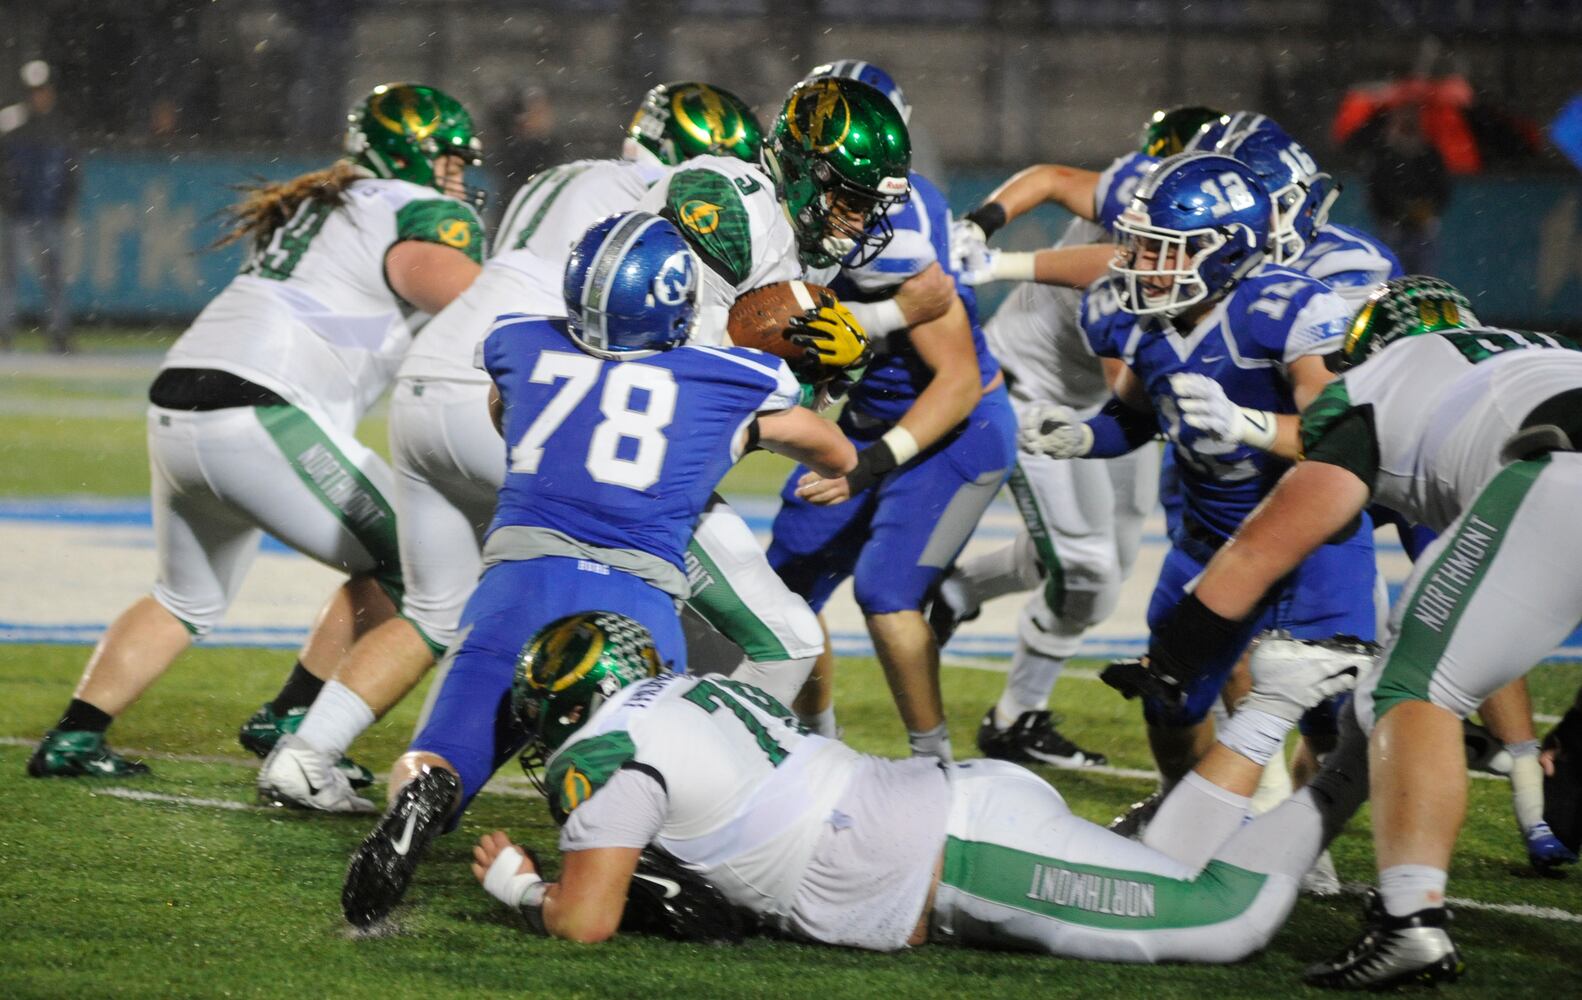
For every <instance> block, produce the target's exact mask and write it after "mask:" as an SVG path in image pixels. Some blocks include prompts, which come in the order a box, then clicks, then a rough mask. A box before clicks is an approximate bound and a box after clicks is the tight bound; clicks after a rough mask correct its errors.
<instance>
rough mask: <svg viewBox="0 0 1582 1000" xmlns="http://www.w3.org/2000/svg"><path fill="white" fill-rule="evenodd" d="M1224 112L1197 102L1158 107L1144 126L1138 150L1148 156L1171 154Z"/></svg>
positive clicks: (1183, 147)
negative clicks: (1178, 105) (1191, 104)
mask: <svg viewBox="0 0 1582 1000" xmlns="http://www.w3.org/2000/svg"><path fill="white" fill-rule="evenodd" d="M1224 113H1225V112H1223V111H1216V110H1215V109H1213V108H1204V107H1199V106H1196V105H1193V106H1190V107H1184V108H1168V109H1167V108H1160V109H1159V110H1158V111H1155V112H1154V113H1153V117H1151V118H1149V119H1148V124H1146V125H1144V126H1143V141H1142V144H1141V145H1140V146H1139V147H1138V149H1139V150H1140V151H1141V152H1143V153H1147V154H1148V155H1149V156H1158V157H1165V156H1174V155H1175V154H1177V153H1179V152H1181V151H1182V150H1183V149H1185V148H1186V144H1187V141H1188V140H1189V139H1191V138H1192V137H1193V136H1194V135H1196V134H1197V130H1198V129H1200V128H1202V127H1203V126H1204V125H1207V124H1208V123H1209V122H1211V121H1214V120H1215V119H1216V118H1219V117H1220V116H1221V115H1223V114H1224Z"/></svg>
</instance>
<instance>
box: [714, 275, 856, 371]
mask: <svg viewBox="0 0 1582 1000" xmlns="http://www.w3.org/2000/svg"><path fill="white" fill-rule="evenodd" d="M835 301H836V299H835V293H834V292H832V291H830V290H829V289H828V288H825V287H824V286H823V285H812V284H808V283H807V282H805V281H777V282H775V283H774V284H772V285H763V286H761V287H759V288H754V289H753V290H752V291H750V292H747V293H745V294H743V295H742V296H740V297H739V298H737V300H736V302H735V304H733V305H732V306H731V314H730V319H729V321H728V322H727V325H726V329H727V331H728V332H729V333H730V336H731V343H733V344H735V345H736V346H737V347H755V348H757V349H758V350H760V351H766V352H768V353H770V354H773V355H775V356H776V357H781V358H785V359H787V360H788V361H799V360H801V358H802V348H800V347H797V346H796V345H795V344H793V343H791V341H790V340H788V339H786V336H785V332H786V330H787V329H788V328H789V327H790V325H791V321H792V320H794V319H796V318H797V317H798V316H801V315H802V314H803V313H805V312H807V311H809V310H811V309H816V308H818V307H819V306H824V305H831V304H833V303H834V302H835Z"/></svg>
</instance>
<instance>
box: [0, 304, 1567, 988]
mask: <svg viewBox="0 0 1582 1000" xmlns="http://www.w3.org/2000/svg"><path fill="white" fill-rule="evenodd" d="M128 339H135V335H133V334H112V335H106V336H104V337H102V338H97V339H96V338H90V339H89V344H90V346H91V347H93V348H96V349H97V348H100V347H106V348H107V350H106V351H105V352H100V351H98V350H94V351H92V352H90V353H88V354H86V355H84V357H83V365H84V369H83V371H84V375H83V377H82V378H81V379H78V378H73V377H70V376H65V375H41V374H37V373H30V372H31V369H29V368H28V367H27V364H26V363H25V362H26V359H27V357H28V356H26V355H24V356H23V358H24V361H23V362H19V363H18V364H17V365H16V366H14V367H13V368H12V369H10V370H8V368H7V365H6V361H7V356H5V355H0V373H4V378H3V379H0V459H3V460H4V467H5V468H6V469H7V473H6V475H5V477H4V478H3V479H0V496H12V497H15V496H53V495H62V494H95V495H98V494H102V495H107V496H136V495H138V494H139V493H142V492H144V491H145V490H146V488H147V468H146V463H145V459H144V455H143V450H142V420H141V416H140V414H141V403H140V402H139V399H140V395H141V392H142V390H143V388H144V386H145V385H146V378H145V377H143V376H132V375H123V376H116V375H114V374H113V372H111V373H110V374H104V370H103V369H104V368H105V366H96V365H95V362H96V361H98V360H100V358H101V353H103V356H104V357H106V358H113V357H115V356H117V354H116V352H117V351H120V350H123V349H124V348H125V346H126V341H127V340H128ZM108 367H109V368H113V366H108ZM363 436H364V438H365V440H368V441H369V442H370V443H371V444H376V445H377V446H380V447H382V444H383V427H382V426H377V425H376V422H374V421H370V423H369V424H368V425H367V426H366V427H365V428H364V433H363ZM781 475H783V471H782V468H781V467H777V466H757V467H754V468H751V469H748V470H746V471H745V472H743V473H739V474H738V477H737V478H736V479H735V480H734V481H733V487H734V488H735V489H737V490H741V491H751V492H763V491H765V490H769V489H773V488H774V487H775V486H777V485H778V483H779V477H780V476H781ZM86 655H87V649H86V648H85V647H74V646H53V645H48V646H27V645H0V775H6V776H9V779H8V780H5V781H4V782H3V783H0V787H3V788H4V789H5V791H4V795H3V798H0V928H3V934H0V941H3V944H0V997H6V998H11V997H16V998H22V997H60V996H115V997H212V996H304V997H306V996H328V997H361V996H370V997H375V996H377V997H381V998H388V997H408V996H410V997H443V996H461V995H468V996H534V997H540V996H542V997H555V998H570V997H595V996H597V997H633V996H649V997H671V996H676V997H814V996H817V997H822V998H837V997H838V998H845V997H866V996H875V997H885V998H889V1000H901V998H905V1000H911V998H914V997H916V998H921V997H953V998H977V997H999V996H1005V997H1097V996H1111V995H1114V996H1134V995H1135V996H1149V997H1158V998H1167V997H1205V996H1212V997H1267V996H1287V995H1301V994H1304V993H1308V992H1313V993H1314V995H1319V994H1317V993H1316V991H1306V990H1304V989H1303V988H1302V987H1301V986H1300V985H1299V983H1298V981H1297V976H1298V974H1299V972H1300V970H1301V968H1302V967H1303V966H1304V965H1305V964H1306V963H1308V962H1311V961H1315V960H1318V959H1320V958H1325V957H1328V956H1329V955H1330V954H1331V953H1332V952H1333V951H1334V950H1335V949H1337V948H1339V947H1340V946H1342V945H1343V944H1345V943H1347V942H1348V941H1349V940H1350V937H1351V935H1352V934H1353V933H1354V929H1355V927H1356V923H1357V911H1358V902H1357V900H1356V898H1355V897H1351V896H1347V897H1342V898H1340V899H1338V900H1312V899H1303V900H1302V901H1300V902H1299V903H1298V905H1297V908H1296V910H1295V912H1294V914H1293V916H1292V919H1291V921H1290V923H1289V924H1288V925H1287V927H1286V928H1285V929H1284V930H1283V931H1282V932H1281V934H1280V935H1279V936H1278V937H1277V938H1276V939H1275V941H1274V943H1273V945H1272V946H1271V947H1270V948H1269V950H1268V951H1267V952H1266V953H1264V954H1263V955H1261V956H1259V957H1257V958H1255V959H1253V960H1251V961H1249V962H1246V963H1243V964H1241V965H1237V966H1231V967H1223V968H1198V967H1186V966H1166V967H1151V968H1135V967H1125V966H1114V965H1099V964H1087V963H1079V962H1072V961H1062V960H1054V959H1049V958H1044V957H1036V956H1028V955H1018V954H1008V953H989V952H968V951H960V950H953V949H944V948H923V949H918V950H916V951H914V952H911V953H907V954H900V955H873V954H867V953H860V952H853V951H842V950H835V949H824V948H816V947H812V946H804V945H794V944H787V943H784V942H779V941H770V940H754V941H752V942H751V943H749V944H748V945H746V946H744V947H740V948H734V949H723V948H705V947H696V946H681V945H675V944H671V943H669V942H665V941H660V940H654V939H643V938H633V939H627V940H620V941H617V942H614V943H612V944H609V945H605V946H596V947H589V946H577V945H571V944H567V943H563V942H554V941H545V940H540V939H537V938H533V937H531V936H529V935H527V934H525V933H524V932H523V931H522V929H521V928H520V927H519V926H518V925H517V924H516V923H515V922H514V921H513V920H512V919H511V918H510V917H509V915H507V914H505V913H504V912H503V911H502V910H501V908H500V907H499V906H498V904H496V903H495V902H494V901H493V900H491V899H490V898H489V897H487V896H485V895H484V894H483V893H482V891H481V890H479V889H478V887H477V886H476V884H475V883H474V882H473V880H472V877H471V875H470V873H469V872H468V870H467V868H466V864H465V861H466V859H467V858H468V857H469V856H470V846H471V843H472V841H473V839H475V838H476V837H477V836H478V835H479V834H480V833H483V832H486V831H488V830H491V829H494V828H497V827H498V828H505V829H507V830H509V831H510V832H511V833H512V834H513V835H515V836H516V837H518V838H519V839H523V840H525V841H526V842H527V843H528V844H530V845H531V846H533V847H534V848H536V849H537V850H539V851H540V852H541V853H542V854H543V855H544V856H545V857H546V858H553V856H554V843H555V837H554V831H553V829H552V828H551V825H550V823H549V820H548V817H547V814H546V812H545V809H544V807H543V804H542V803H541V802H539V801H538V800H536V799H534V798H532V797H530V796H529V795H527V794H525V785H524V784H523V783H522V782H521V780H520V779H519V778H518V779H516V780H514V781H513V782H511V784H510V785H509V786H508V787H506V788H505V789H503V790H502V791H499V792H494V791H490V792H486V793H485V794H484V795H482V796H481V797H480V799H479V800H478V802H477V804H476V806H475V807H474V809H473V810H472V811H471V812H470V813H469V814H468V815H467V816H466V818H465V819H464V820H463V823H462V828H461V830H460V831H459V832H458V833H457V834H455V835H453V836H450V837H447V838H443V839H442V840H440V841H439V842H438V843H437V844H436V845H435V847H434V849H433V850H432V852H431V854H430V856H429V858H428V860H427V862H426V863H425V865H424V867H423V868H422V869H421V870H420V873H419V876H418V879H417V881H416V883H415V885H414V887H413V889H412V891H411V893H410V895H409V897H408V905H406V906H405V907H403V908H402V909H401V910H399V911H398V913H397V917H396V919H395V921H394V926H393V929H392V930H391V931H390V932H389V933H387V934H383V935H381V936H379V937H371V938H356V937H353V936H351V935H349V934H348V933H347V931H346V929H345V926H344V924H343V923H342V921H341V918H340V912H339V890H340V883H341V877H342V874H343V872H344V868H345V864H346V858H347V855H348V853H349V852H350V851H351V849H352V848H353V847H354V846H355V844H356V843H357V841H358V840H359V839H360V838H361V836H362V835H363V833H364V832H365V831H366V829H367V827H368V826H369V825H370V820H369V819H368V818H358V817H330V816H310V815H301V814H296V813H290V812H285V811H281V810H273V809H265V808H262V807H256V806H254V804H253V793H252V779H253V775H254V773H255V767H256V762H255V761H253V760H252V759H251V758H250V757H248V756H247V755H246V754H245V753H244V751H242V750H241V749H240V748H239V747H238V746H237V745H236V742H235V730H236V727H237V726H238V725H239V724H240V722H241V721H242V720H243V719H244V718H245V717H246V716H247V715H248V714H249V713H250V712H251V711H252V710H253V709H254V708H256V707H257V705H258V704H259V703H260V702H262V701H264V700H265V699H267V698H268V697H269V696H270V695H272V694H273V692H274V690H275V688H276V687H277V686H278V684H279V682H280V680H281V678H282V677H283V675H284V673H285V671H286V670H287V669H288V668H289V666H290V662H291V656H290V654H288V653H284V652H280V651H271V650H259V649H226V648H204V649H200V650H198V651H195V652H192V653H189V654H188V655H186V656H185V657H183V658H182V659H181V660H180V661H179V662H178V663H177V664H176V665H175V666H174V667H173V668H172V669H171V671H170V673H169V674H168V675H167V676H166V677H165V678H164V679H163V680H162V681H161V682H160V683H159V684H158V685H157V686H156V687H155V688H154V689H153V690H152V691H151V692H150V693H149V695H148V696H147V697H145V698H144V699H143V700H142V701H141V702H140V703H139V704H138V705H136V706H135V707H134V708H133V709H132V710H131V711H129V712H128V713H127V714H126V715H125V716H124V717H123V718H122V719H121V720H119V721H118V722H117V724H116V726H115V728H114V730H113V731H112V736H113V739H114V741H115V744H116V745H117V746H118V747H123V748H135V749H139V750H144V751H148V752H149V753H150V762H151V763H152V764H153V766H154V768H155V774H154V775H153V776H151V777H148V778H143V779H136V780H128V781H125V782H119V783H102V782H93V781H89V780H87V779H82V780H76V781H34V780H29V779H26V778H24V777H23V776H22V768H23V763H24V761H25V759H26V756H27V754H28V752H29V749H30V745H31V742H32V741H33V740H35V739H37V737H38V736H39V735H40V734H41V733H42V732H43V730H44V729H45V728H47V727H48V726H49V725H50V724H51V723H52V721H53V720H54V718H55V717H56V715H57V714H58V712H59V711H60V709H61V707H62V706H63V705H64V703H65V701H66V699H67V698H68V697H69V696H70V693H71V690H72V687H73V685H74V684H75V683H76V680H77V677H78V674H79V672H80V670H81V667H82V662H83V660H84V658H85V656H86ZM1080 666H1086V667H1091V666H1092V664H1083V665H1080ZM1086 674H1088V671H1085V670H1081V669H1078V670H1073V671H1069V672H1068V674H1067V676H1066V677H1065V678H1064V679H1063V680H1062V681H1061V685H1060V687H1059V689H1058V690H1057V692H1056V701H1057V703H1058V704H1059V705H1060V707H1061V709H1062V711H1063V712H1064V713H1065V715H1066V722H1065V724H1064V726H1063V728H1064V729H1065V730H1066V731H1068V732H1069V733H1070V734H1071V735H1072V736H1073V737H1074V738H1076V739H1077V740H1078V741H1079V742H1081V743H1083V744H1085V745H1092V746H1094V747H1096V748H1100V749H1103V750H1104V751H1106V752H1108V753H1109V754H1110V756H1111V762H1112V763H1113V764H1115V765H1117V766H1119V767H1123V768H1144V767H1147V766H1148V757H1147V750H1146V747H1145V746H1144V744H1143V741H1142V735H1141V733H1142V730H1141V724H1140V720H1139V718H1138V716H1137V712H1136V709H1135V707H1134V706H1132V705H1128V704H1126V703H1124V702H1122V701H1121V700H1120V699H1119V698H1117V697H1116V696H1114V695H1113V694H1112V693H1111V692H1109V691H1108V689H1106V688H1104V687H1103V686H1102V685H1100V684H1097V683H1095V682H1094V681H1093V680H1092V679H1091V677H1090V676H1086ZM1579 681H1582V666H1579V665H1576V664H1565V665H1557V666H1546V667H1543V668H1541V669H1539V670H1538V671H1537V672H1535V673H1534V675H1533V689H1534V700H1535V702H1536V706H1537V710H1538V711H1540V712H1544V713H1558V712H1560V711H1562V710H1563V709H1564V707H1565V704H1566V703H1567V701H1568V700H1569V698H1570V696H1571V693H1572V692H1573V691H1574V690H1575V689H1576V686H1577V684H1578V682H1579ZM1000 682H1001V677H1000V675H999V674H997V673H994V672H992V671H985V670H975V669H965V668H947V669H946V671H945V678H944V685H945V690H946V695H947V702H948V707H949V710H950V715H951V717H952V719H953V720H954V721H955V731H956V737H955V739H956V747H957V751H958V753H962V754H970V752H971V747H970V744H971V735H972V727H973V726H974V725H975V724H976V720H977V718H978V716H979V715H980V714H981V713H982V711H983V709H984V708H985V707H986V706H987V705H988V704H990V703H991V702H992V701H993V700H994V698H995V697H996V696H997V694H998V692H999V686H1000ZM419 703H420V697H419V696H418V695H416V694H415V695H414V696H413V697H412V698H409V699H408V700H407V701H406V702H405V703H404V704H402V705H401V706H400V707H398V708H397V709H396V710H395V711H394V712H393V713H392V714H391V715H390V717H389V718H387V719H385V720H383V721H382V722H380V723H379V724H378V725H377V726H375V727H374V728H373V729H372V730H371V731H370V732H369V733H368V734H367V735H365V736H364V737H363V739H362V740H361V741H359V742H358V744H357V745H356V746H355V747H354V748H353V754H354V756H356V757H357V758H358V759H359V760H361V761H363V762H364V763H366V764H368V765H369V766H371V767H373V768H374V770H375V771H376V772H378V771H380V770H382V769H383V768H384V767H385V766H386V765H387V764H388V763H389V761H390V760H391V759H393V758H394V757H395V755H397V754H398V753H399V752H400V751H401V750H402V749H403V748H404V746H405V743H406V739H407V737H408V735H409V734H410V731H411V726H412V721H413V718H414V716H415V714H416V712H417V707H418V705H419ZM838 704H839V708H840V716H841V722H842V725H843V726H844V727H845V732H846V737H847V739H848V741H849V742H850V743H851V744H852V745H854V746H856V747H857V748H859V749H861V750H864V751H868V752H873V753H880V754H888V755H900V754H902V753H903V752H904V750H905V743H904V738H903V734H902V731H901V727H900V725H899V722H898V721H897V720H896V717H895V713H894V708H893V707H892V705H891V704H890V701H889V696H888V694H887V692H886V690H885V687H884V683H883V680H882V677H881V675H880V673H879V671H878V669H877V667H876V665H875V664H874V663H873V662H872V661H871V660H866V659H852V660H847V661H844V662H843V664H842V670H841V672H840V674H839V679H838ZM1047 776H1048V777H1049V778H1050V779H1051V780H1052V781H1053V782H1054V783H1055V784H1056V785H1057V786H1058V787H1059V788H1060V790H1061V791H1062V793H1063V794H1064V795H1065V796H1066V797H1067V799H1068V800H1069V801H1070V802H1071V804H1072V806H1073V808H1074V809H1075V810H1076V811H1077V812H1078V813H1079V814H1081V815H1083V816H1086V817H1088V818H1090V819H1094V820H1097V821H1101V822H1102V821H1105V820H1108V819H1109V818H1110V817H1111V816H1113V815H1115V813H1116V812H1118V811H1119V810H1120V809H1122V808H1123V807H1124V806H1125V805H1126V804H1127V803H1128V802H1130V801H1132V800H1134V799H1136V798H1137V797H1139V796H1140V795H1141V794H1143V793H1145V792H1146V791H1148V789H1149V782H1147V781H1141V780H1136V779H1130V778H1123V777H1117V776H1113V775H1104V774H1095V773H1071V772H1056V771H1051V772H1047ZM127 796H131V797H127ZM1334 852H1335V856H1336V860H1337V863H1338V865H1339V867H1340V870H1341V875H1342V877H1343V878H1344V879H1347V880H1351V881H1365V880H1370V879H1371V878H1372V860H1371V857H1372V851H1371V845H1370V842H1369V839H1368V825H1367V814H1366V812H1364V813H1363V814H1362V815H1360V816H1359V817H1358V819H1357V821H1356V822H1354V824H1353V825H1352V827H1351V829H1350V830H1348V831H1347V832H1346V833H1345V834H1344V835H1343V836H1342V837H1341V838H1340V840H1338V841H1337V842H1336V845H1335V848H1334ZM551 866H553V865H552V863H551ZM1451 878H1452V882H1451V891H1452V893H1453V895H1455V896H1458V897H1462V898H1465V899H1468V900H1472V901H1475V902H1476V903H1478V904H1496V905H1500V904H1508V905H1515V906H1531V907H1552V908H1557V909H1560V910H1564V911H1568V912H1570V913H1577V912H1579V911H1582V889H1579V887H1582V875H1573V876H1572V878H1571V879H1569V880H1566V881H1550V880H1545V879H1542V878H1539V877H1537V876H1535V875H1533V874H1531V873H1530V872H1529V871H1528V870H1527V868H1526V865H1525V860H1524V856H1523V851H1522V847H1521V844H1520V841H1519V838H1518V836H1517V834H1516V832H1515V825H1514V822H1513V820H1512V818H1511V812H1510V803H1509V793H1508V788H1507V786H1506V785H1505V783H1504V782H1500V781H1488V780H1476V781H1473V782H1472V797H1471V808H1470V810H1469V817H1468V821H1467V826H1466V829H1465V831H1464V832H1463V835H1462V839H1461V843H1460V849H1459V853H1458V856H1457V859H1456V864H1455V868H1454V870H1453V871H1452V873H1451ZM1456 921H1457V923H1456V927H1457V931H1456V934H1457V939H1458V942H1459V943H1460V945H1461V946H1462V948H1463V950H1464V952H1465V954H1466V957H1467V960H1468V964H1469V970H1470V971H1469V975H1468V977H1467V978H1466V979H1465V980H1464V981H1463V982H1462V983H1461V984H1460V985H1458V986H1456V987H1454V988H1453V991H1452V992H1451V994H1450V995H1453V996H1461V997H1469V998H1470V997H1502V998H1503V997H1542V998H1545V1000H1560V998H1567V997H1574V996H1579V995H1582V923H1576V922H1562V921H1557V920H1555V919H1550V918H1545V917H1543V916H1541V915H1533V914H1531V913H1518V912H1503V911H1500V910H1497V909H1487V908H1483V907H1482V906H1471V905H1468V906H1463V907H1461V908H1460V909H1459V912H1458V913H1457V916H1456Z"/></svg>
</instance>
